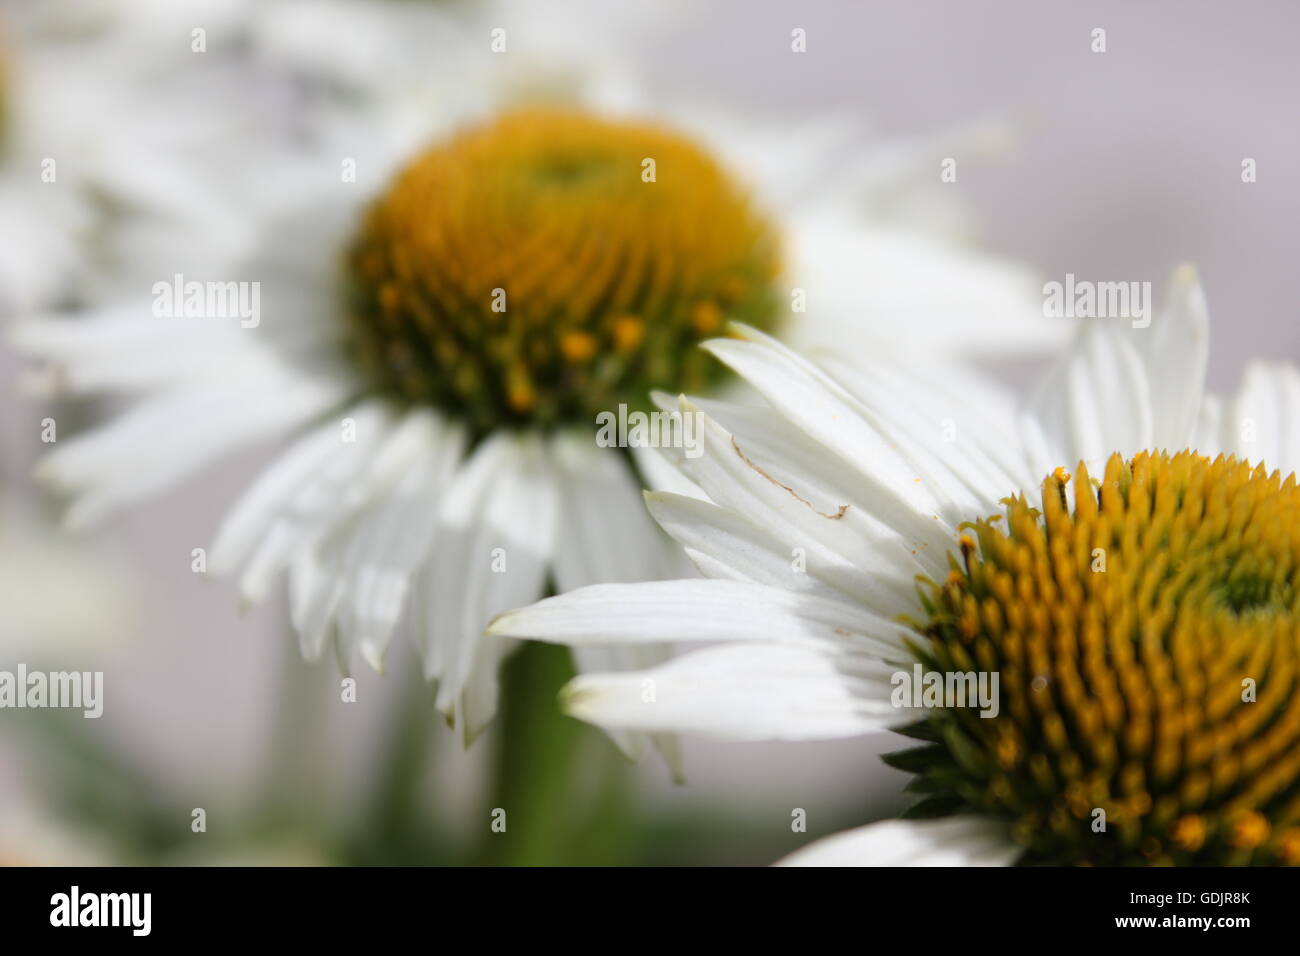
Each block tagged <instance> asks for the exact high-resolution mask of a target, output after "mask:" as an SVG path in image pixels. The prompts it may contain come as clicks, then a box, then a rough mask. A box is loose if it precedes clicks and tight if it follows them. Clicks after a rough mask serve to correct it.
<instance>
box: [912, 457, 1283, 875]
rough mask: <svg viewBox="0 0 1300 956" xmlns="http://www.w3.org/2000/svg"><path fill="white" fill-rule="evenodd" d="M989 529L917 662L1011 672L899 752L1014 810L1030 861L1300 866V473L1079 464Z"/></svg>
mask: <svg viewBox="0 0 1300 956" xmlns="http://www.w3.org/2000/svg"><path fill="white" fill-rule="evenodd" d="M1069 481H1070V478H1069V476H1068V475H1066V474H1064V473H1063V472H1061V471H1059V470H1058V472H1057V473H1056V474H1054V475H1052V476H1050V477H1048V478H1047V479H1046V480H1045V481H1044V482H1043V486H1042V500H1041V510H1037V509H1033V508H1031V507H1030V506H1029V504H1028V502H1027V501H1026V500H1025V499H1024V498H1023V497H1017V498H1014V499H1008V501H1007V508H1006V514H1005V515H1000V516H997V517H994V518H989V519H987V520H983V521H978V522H975V523H974V524H973V525H972V526H971V530H972V531H973V532H974V535H975V537H976V538H977V539H978V544H976V542H975V541H973V540H967V541H965V542H963V545H962V548H961V551H962V555H961V557H960V558H958V557H957V556H955V555H954V556H953V558H952V559H951V565H952V572H953V573H952V574H950V575H949V577H948V579H947V580H946V581H945V582H944V583H943V584H941V585H933V584H932V585H930V586H929V587H928V589H927V592H926V594H925V603H926V609H927V611H928V612H929V620H928V621H927V622H926V623H924V624H922V625H919V630H920V631H921V632H922V633H923V635H924V637H923V638H922V639H921V640H920V641H919V642H918V644H917V648H916V650H917V652H918V655H919V656H920V657H921V659H922V660H923V661H924V662H926V663H927V664H929V665H930V666H931V667H932V668H934V669H935V670H938V671H942V672H954V671H955V672H970V671H974V672H987V673H994V672H996V673H997V674H998V675H999V679H1000V691H1001V693H1000V709H999V712H998V714H997V715H996V716H994V717H992V718H981V717H980V716H979V715H978V710H977V709H973V708H971V707H960V706H958V707H949V708H948V709H945V710H941V711H936V712H935V714H934V716H933V717H932V718H930V719H928V720H926V721H925V722H924V723H923V724H922V725H918V727H916V728H912V730H911V731H910V732H911V733H912V734H913V735H914V736H919V737H922V738H924V739H927V740H929V741H931V742H932V743H931V744H930V746H929V747H926V748H922V749H921V750H919V751H907V752H904V753H903V754H901V755H896V758H895V760H894V761H893V762H895V763H896V765H900V766H903V765H906V766H907V767H908V769H913V770H916V771H917V772H918V773H920V774H921V777H922V781H923V782H920V783H918V786H917V789H920V790H922V791H925V792H928V793H930V794H932V796H931V797H930V798H929V799H928V800H927V801H925V802H924V803H923V804H922V805H921V806H920V808H919V811H918V815H924V814H926V813H927V812H928V813H950V812H980V813H987V814H994V815H998V816H1001V817H1004V818H1005V819H1007V820H1008V822H1009V823H1010V825H1011V832H1012V835H1013V837H1014V838H1015V839H1016V840H1017V842H1019V843H1020V844H1021V845H1023V846H1024V847H1025V854H1024V857H1023V860H1024V861H1025V862H1033V863H1054V864H1068V863H1096V864H1131V863H1153V864H1154V863H1177V864H1245V863H1257V864H1258V863H1279V862H1281V863H1300V672H1298V671H1297V666H1298V665H1300V489H1297V487H1296V483H1295V476H1294V475H1292V476H1290V477H1288V478H1287V479H1286V480H1285V481H1283V480H1282V479H1281V477H1280V476H1279V475H1278V474H1277V473H1276V472H1275V473H1273V474H1271V475H1270V474H1269V473H1268V472H1267V471H1266V470H1265V469H1264V467H1263V466H1260V467H1258V468H1255V469H1252V468H1251V467H1250V466H1249V465H1247V464H1245V463H1243V462H1239V461H1237V460H1235V459H1233V458H1219V459H1216V460H1214V461H1211V460H1209V459H1208V458H1205V457H1203V456H1199V455H1196V454H1194V453H1191V452H1183V453H1180V454H1177V455H1173V456H1170V455H1168V454H1165V453H1156V452H1144V453H1142V454H1140V455H1138V456H1136V457H1135V458H1134V459H1132V460H1131V461H1129V462H1125V461H1123V460H1121V458H1120V457H1119V456H1118V455H1116V456H1114V457H1112V458H1111V459H1110V461H1109V462H1108V463H1107V465H1106V473H1105V478H1104V480H1103V481H1102V482H1101V483H1100V484H1099V485H1098V484H1097V483H1095V482H1094V481H1093V480H1092V479H1091V478H1090V477H1089V475H1088V472H1087V469H1086V468H1084V467H1083V466H1082V465H1080V466H1079V468H1078V470H1077V472H1076V474H1075V476H1074V478H1073V500H1074V505H1073V509H1071V507H1070V505H1069V497H1070V496H1069V495H1068V494H1067V490H1068V489H1069V487H1070V485H1069Z"/></svg>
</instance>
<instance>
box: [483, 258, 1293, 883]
mask: <svg viewBox="0 0 1300 956" xmlns="http://www.w3.org/2000/svg"><path fill="white" fill-rule="evenodd" d="M740 333H741V335H742V336H743V338H744V341H735V340H716V341H713V342H711V343H709V344H708V345H707V348H708V349H709V350H710V351H711V352H712V353H713V354H714V355H716V356H717V357H718V358H720V359H722V360H723V361H724V362H725V363H726V364H728V365H729V366H731V367H732V368H733V369H734V370H735V371H736V372H738V373H739V374H740V375H741V376H742V377H743V378H744V379H745V380H746V381H747V382H748V383H749V384H750V385H752V386H753V387H754V389H755V390H756V391H757V392H759V393H760V394H761V395H762V397H763V399H764V400H765V404H763V405H761V406H758V407H746V406H740V405H732V404H727V403H722V402H717V401H694V400H689V399H685V398H683V399H682V400H681V406H682V408H684V409H686V410H691V411H694V410H697V409H699V410H701V411H703V412H704V413H705V414H706V415H707V423H706V425H705V436H706V437H705V452H704V454H703V455H702V456H700V457H698V458H695V459H689V458H685V457H680V458H679V461H678V462H677V463H678V465H679V467H680V468H681V469H682V471H683V472H684V473H685V474H686V475H687V476H688V477H689V478H690V479H691V480H692V481H693V482H694V483H695V484H696V486H697V496H690V495H680V494H669V493H652V494H650V495H649V496H648V499H649V503H650V509H651V511H652V512H653V514H654V516H655V518H656V519H657V520H658V521H659V523H660V524H661V525H662V526H663V527H664V529H665V530H667V531H668V532H669V534H671V535H672V536H673V537H674V538H676V539H677V540H678V541H679V542H680V543H681V544H682V545H683V546H684V548H685V549H686V552H687V553H688V554H689V555H690V556H691V557H692V558H693V559H694V561H695V563H696V565H697V566H698V567H699V569H700V570H701V571H703V572H704V573H705V574H706V575H707V576H708V578H709V579H708V580H682V581H668V582H657V583H647V584H637V585H602V586H595V587H589V588H585V589H582V590H579V591H577V592H574V593H572V594H567V595H562V596H560V597H556V598H551V599H549V600H545V601H542V602H540V603H538V604H536V605H534V606H532V607H529V608H526V609H523V610H520V611H515V612H511V613H508V614H506V615H504V616H502V617H501V618H499V619H498V620H497V621H496V622H494V624H493V625H492V627H491V628H490V632H491V633H492V634H494V635H496V636H509V637H516V638H537V639H541V640H544V641H552V642H560V643H564V644H568V645H571V646H575V647H585V646H588V645H597V646H605V645H615V646H630V647H637V646H640V645H642V644H643V643H646V642H663V641H672V642H679V643H682V644H686V645H692V644H699V643H700V642H717V643H716V644H715V645H714V646H709V647H707V648H704V649H698V650H693V651H691V652H690V653H686V654H683V655H681V656H679V657H676V658H674V659H673V660H671V661H669V662H668V663H666V664H664V665H662V666H660V667H656V668H654V669H651V670H647V671H644V672H640V673H620V674H605V675H596V674H587V675H583V676H580V677H578V678H576V679H575V680H574V681H573V682H572V684H571V685H570V686H569V687H568V688H567V689H566V692H565V694H564V700H565V702H566V707H567V709H568V711H569V712H570V713H571V714H573V715H576V716H578V717H581V718H583V719H586V720H589V721H593V722H595V723H598V724H600V725H601V726H605V727H611V728H616V729H622V730H630V729H635V730H645V731H655V732H674V733H678V732H682V733H699V734H707V735H713V736H718V737H727V738H736V739H747V740H752V739H783V740H805V739H817V738H833V737H844V736H850V735H856V734H863V733H869V732H872V731H879V730H883V729H887V728H888V729H895V730H899V731H900V732H901V733H903V734H905V735H907V736H910V737H914V738H918V739H919V740H920V741H922V746H920V747H918V748H916V749H912V750H905V751H903V752H901V753H898V754H895V755H893V756H892V758H890V762H891V763H892V764H893V765H894V766H896V767H898V768H900V769H903V770H906V771H909V772H911V773H913V774H914V775H915V776H914V780H913V783H912V785H911V787H910V788H909V789H911V790H912V791H914V792H915V793H917V794H919V795H921V796H922V798H923V799H922V800H921V802H920V803H919V804H918V805H917V807H916V810H915V813H914V817H915V819H909V820H904V821H891V822H887V823H878V824H874V825H871V826H867V827H864V828H862V829H860V830H855V831H852V832H849V833H845V834H842V835H840V836H836V837H830V838H827V839H825V840H823V841H821V842H819V843H817V844H814V845H812V846H811V847H809V848H807V849H805V850H803V851H801V852H800V853H797V854H795V855H794V856H793V857H791V858H790V860H789V861H788V862H791V863H795V864H821V863H825V864H847V863H853V864H873V863H882V864H898V863H916V864H925V865H928V864H940V863H962V864H1006V863H1011V862H1015V861H1022V862H1036V863H1054V864H1075V863H1097V864H1121V863H1124V864H1127V863H1153V864H1154V863H1175V864H1193V863H1194V864H1203V863H1218V864H1225V863H1232V864H1238V863H1275V862H1287V863H1297V862H1300V749H1298V748H1297V735H1298V734H1300V693H1297V691H1300V688H1298V687H1297V682H1300V676H1298V672H1297V667H1296V665H1297V662H1298V660H1300V643H1298V640H1300V489H1297V487H1296V482H1295V475H1294V469H1295V468H1296V467H1297V464H1300V374H1298V373H1297V370H1296V369H1295V368H1294V367H1292V366H1282V365H1271V364H1264V363H1259V364H1255V365H1252V366H1250V368H1249V369H1248V371H1247V372H1246V375H1245V381H1244V383H1243V385H1242V387H1241V389H1240V390H1239V391H1238V392H1237V394H1236V395H1234V396H1232V397H1230V398H1228V399H1226V400H1221V399H1218V398H1216V397H1214V396H1211V395H1206V394H1205V392H1204V384H1203V383H1204V376H1205V367H1206V358H1207V354H1208V342H1209V339H1208V318H1207V314H1206V309H1205V303H1204V299H1203V297H1202V294H1201V290H1200V288H1199V286H1198V284H1197V281H1196V278H1195V276H1194V274H1193V273H1192V271H1191V270H1190V269H1183V270H1181V271H1180V272H1178V273H1177V274H1176V276H1175V279H1174V282H1173V284H1172V288H1171V291H1170V293H1169V298H1168V301H1167V303H1166V306H1165V309H1164V311H1163V313H1162V314H1160V315H1158V316H1156V317H1155V318H1154V320H1153V321H1152V323H1151V324H1150V327H1149V328H1136V327H1134V324H1133V323H1131V322H1129V321H1126V320H1093V321H1091V322H1090V323H1089V324H1088V325H1087V326H1086V327H1085V328H1083V329H1082V330H1081V331H1080V333H1079V336H1078V339H1077V341H1076V342H1075V343H1074V344H1073V345H1072V346H1071V347H1070V348H1069V350H1068V351H1067V352H1066V353H1065V354H1064V355H1063V357H1062V358H1061V360H1060V362H1059V364H1058V365H1057V366H1056V367H1055V368H1054V369H1053V370H1052V372H1051V373H1050V374H1048V375H1047V376H1046V378H1045V379H1044V381H1043V383H1042V385H1041V387H1040V388H1039V389H1038V390H1037V391H1036V392H1034V393H1033V396H1032V397H1031V398H1030V400H1029V401H1028V402H1027V403H1026V404H1025V405H1023V407H1021V408H1020V409H1019V410H1017V409H1016V407H1015V406H1014V404H1013V403H1010V402H1008V401H1007V400H1006V399H1005V398H1004V397H1003V396H1001V395H998V394H992V393H989V392H988V391H987V389H983V388H980V387H976V386H975V385H974V384H973V383H961V382H957V381H956V380H954V379H952V378H947V377H945V378H942V379H938V380H932V379H930V378H926V377H924V376H909V375H907V374H903V373H901V372H899V371H898V370H897V369H895V368H890V367H888V366H885V365H869V366H868V367H867V368H866V369H865V370H862V369H854V368H852V367H850V366H849V365H848V364H846V363H844V362H842V361H837V360H834V359H831V360H827V362H825V363H824V364H821V365H818V364H814V363H813V362H811V361H808V360H807V359H804V358H801V357H800V356H798V355H796V354H795V353H793V352H791V351H790V350H788V349H787V348H785V347H784V346H782V345H780V344H778V343H777V342H775V341H774V340H773V339H771V338H770V337H768V336H766V335H764V334H762V333H761V332H758V331H755V330H751V329H742V330H740ZM1066 469H1069V470H1070V471H1072V472H1073V475H1071V474H1069V473H1068V472H1067V471H1066ZM962 675H968V676H969V680H970V681H972V682H983V683H971V684H967V683H964V682H965V681H966V680H967V677H963V676H962ZM956 677H961V679H962V681H963V683H962V684H960V685H959V684H958V683H957V682H956V680H955V679H954V680H953V683H951V684H949V683H948V681H949V680H950V678H956ZM994 677H996V678H998V680H999V683H998V684H992V683H991V682H992V679H993V678H994ZM940 679H941V680H942V681H943V683H942V684H936V683H935V682H934V681H935V680H940ZM989 685H991V689H992V690H993V691H994V693H993V694H990V695H988V698H987V700H986V699H985V698H983V697H980V699H979V703H978V705H977V704H976V702H975V699H974V697H971V698H964V697H962V696H960V695H959V694H958V693H957V691H958V688H959V686H960V687H961V688H963V690H962V693H964V692H965V690H966V689H969V690H970V691H971V693H972V694H975V689H976V688H977V687H978V688H981V689H982V688H985V687H986V686H989ZM909 688H910V689H909ZM941 691H942V693H941ZM981 692H982V691H981ZM917 693H920V696H916V694H917ZM945 694H947V695H949V696H945ZM918 705H919V706H918Z"/></svg>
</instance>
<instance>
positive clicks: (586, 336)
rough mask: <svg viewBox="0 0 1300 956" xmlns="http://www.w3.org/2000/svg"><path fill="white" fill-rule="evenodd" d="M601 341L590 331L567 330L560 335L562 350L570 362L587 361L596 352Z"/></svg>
mask: <svg viewBox="0 0 1300 956" xmlns="http://www.w3.org/2000/svg"><path fill="white" fill-rule="evenodd" d="M599 345H600V343H598V342H597V341H596V337H595V336H594V335H592V334H591V333H590V332H565V333H564V335H562V336H561V337H560V351H561V352H563V353H564V357H565V358H566V359H568V360H569V361H570V362H574V363H577V362H586V361H587V360H588V359H590V358H591V357H592V356H593V355H595V354H596V349H597V348H599Z"/></svg>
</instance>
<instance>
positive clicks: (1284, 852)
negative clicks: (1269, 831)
mask: <svg viewBox="0 0 1300 956" xmlns="http://www.w3.org/2000/svg"><path fill="white" fill-rule="evenodd" d="M1277 855H1278V857H1279V859H1281V861H1282V862H1283V863H1285V864H1286V865H1287V866H1300V827H1292V828H1291V829H1290V830H1287V831H1286V833H1284V834H1282V836H1281V838H1280V839H1279V840H1278V843H1277Z"/></svg>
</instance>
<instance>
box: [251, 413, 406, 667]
mask: <svg viewBox="0 0 1300 956" xmlns="http://www.w3.org/2000/svg"><path fill="white" fill-rule="evenodd" d="M347 417H348V418H350V419H351V420H352V422H353V423H354V425H355V431H353V432H351V433H350V434H351V436H352V437H353V438H354V440H353V441H344V440H343V419H342V418H340V420H339V421H337V422H335V423H334V427H335V428H336V429H337V431H336V432H335V445H334V447H333V449H332V450H331V451H330V452H329V453H328V456H327V458H326V459H325V460H324V461H323V462H321V463H320V464H319V467H318V468H317V470H316V472H315V473H314V474H312V475H311V476H310V478H309V480H307V481H306V482H304V483H302V484H301V485H299V486H297V487H295V488H294V489H293V490H292V493H291V494H290V496H289V497H288V498H287V499H285V500H284V502H283V503H282V505H281V507H279V508H277V509H276V513H275V519H274V521H273V522H272V523H271V524H270V526H269V527H268V528H267V529H266V530H265V531H264V532H263V533H262V536H261V541H260V542H259V544H258V545H257V547H256V549H255V550H254V551H253V554H252V556H251V557H250V558H249V559H248V561H247V563H246V564H245V566H244V570H243V573H242V574H241V575H240V578H239V590H240V594H241V596H242V598H243V600H244V602H245V603H247V604H255V603H258V602H260V601H262V600H264V599H265V598H266V596H267V595H268V594H269V593H270V591H271V588H272V587H273V586H274V584H275V582H276V580H277V579H278V578H279V575H280V574H281V573H282V572H283V571H284V570H285V569H286V568H287V567H288V566H289V565H290V563H291V562H293V561H294V560H295V559H296V558H298V557H299V556H300V555H301V554H303V553H304V550H305V549H306V548H308V547H309V546H311V545H312V544H313V543H315V542H316V541H318V540H320V539H321V538H323V537H324V536H325V535H326V534H327V533H328V532H329V530H330V529H331V528H333V527H335V526H336V525H337V524H338V523H339V522H342V521H347V520H348V519H349V518H350V517H351V516H352V514H353V513H354V512H355V511H356V509H357V508H358V507H360V506H361V504H362V503H363V502H364V499H365V496H366V494H367V493H368V491H369V489H370V484H369V482H368V481H367V480H366V474H367V472H368V471H369V470H370V469H371V467H372V465H373V461H374V459H373V456H374V452H375V450H376V449H377V448H379V447H381V446H382V444H383V442H384V440H385V439H386V438H388V436H389V434H390V430H391V428H392V422H391V418H390V415H389V413H388V411H387V409H386V408H385V407H384V406H383V405H382V404H381V403H379V402H369V403H365V404H363V405H360V406H358V407H357V408H356V409H354V410H353V411H352V413H351V414H350V415H349V416H347ZM304 586H305V579H304V578H302V577H301V576H300V577H299V578H298V582H297V587H298V589H299V592H298V593H299V594H301V593H302V588H303V587H304ZM290 597H291V604H292V597H293V595H291V596H290ZM304 650H305V651H306V648H304ZM308 657H309V658H310V657H314V654H313V653H308Z"/></svg>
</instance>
